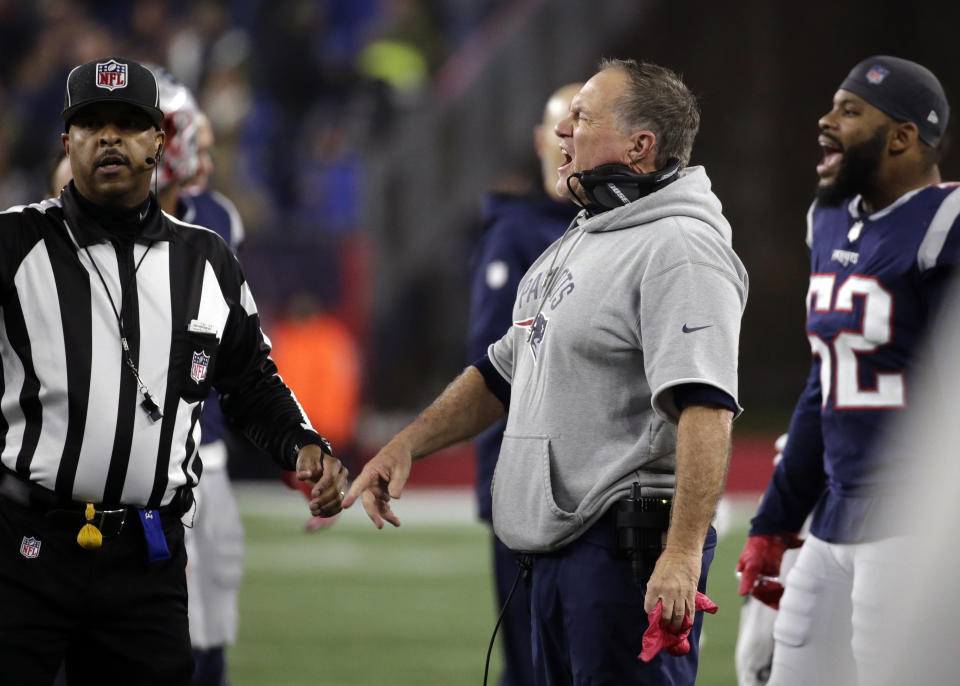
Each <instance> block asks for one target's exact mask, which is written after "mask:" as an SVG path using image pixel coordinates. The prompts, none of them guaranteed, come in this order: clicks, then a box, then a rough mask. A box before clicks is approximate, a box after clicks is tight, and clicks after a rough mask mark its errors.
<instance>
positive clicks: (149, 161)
mask: <svg viewBox="0 0 960 686" xmlns="http://www.w3.org/2000/svg"><path fill="white" fill-rule="evenodd" d="M162 152H163V143H158V144H157V151H156V152H155V153H154V155H156V157H148V158H147V159H145V160H144V162H146V163H147V164H149V165H150V166H151V167H152V166H153V165H155V164H156V163H157V160H158V159H160V153H162Z"/></svg>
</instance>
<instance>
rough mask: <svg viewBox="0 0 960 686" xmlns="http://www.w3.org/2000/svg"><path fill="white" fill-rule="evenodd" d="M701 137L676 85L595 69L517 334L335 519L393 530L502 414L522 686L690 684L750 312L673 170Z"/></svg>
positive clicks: (709, 200)
mask: <svg viewBox="0 0 960 686" xmlns="http://www.w3.org/2000/svg"><path fill="white" fill-rule="evenodd" d="M699 122H700V115H699V108H698V107H697V104H696V100H695V99H694V97H693V94H692V93H691V92H690V91H689V89H688V88H687V87H686V85H685V84H684V83H683V82H682V81H681V80H680V78H679V77H678V76H677V75H676V74H674V73H673V72H672V71H670V70H668V69H665V68H663V67H659V66H657V65H654V64H638V63H636V62H634V61H630V60H609V61H604V62H603V63H601V65H600V70H599V71H598V72H597V73H596V74H595V75H594V76H593V77H592V78H591V79H590V80H589V81H587V83H586V84H585V85H584V86H583V88H581V89H580V92H579V93H577V95H576V96H574V98H573V100H572V102H571V104H570V112H569V114H568V116H567V117H566V118H564V119H563V120H561V121H560V122H559V123H558V124H557V125H556V127H555V129H554V131H555V133H556V134H557V136H558V137H559V138H560V148H561V150H562V151H563V158H564V159H563V164H562V165H561V166H560V167H559V168H558V170H557V172H558V180H557V191H558V193H560V194H561V195H564V196H565V197H568V198H570V199H571V200H573V201H574V202H576V203H577V204H579V205H581V207H582V208H583V210H582V212H580V214H579V215H577V217H576V219H575V220H574V221H573V223H572V224H571V225H570V228H569V229H568V230H567V232H566V233H565V234H564V235H563V236H562V237H561V238H560V239H558V240H557V241H556V242H555V243H554V244H553V245H551V246H550V247H548V248H547V249H546V251H544V253H543V254H542V255H541V256H540V257H539V258H538V259H537V260H536V261H535V262H534V263H533V265H532V266H531V267H530V269H529V270H528V271H527V273H526V275H525V276H524V278H523V279H522V280H521V281H520V285H519V287H518V290H517V296H516V299H515V301H514V305H513V312H512V321H513V324H512V326H510V327H509V328H508V329H507V331H506V332H505V333H504V335H503V336H502V337H501V338H500V339H499V340H497V341H496V342H494V343H493V344H492V345H490V347H489V348H488V349H487V355H485V356H484V357H483V358H481V359H479V360H477V362H476V363H475V364H474V365H471V366H469V367H467V369H466V370H465V371H464V372H463V373H462V374H461V375H460V376H459V377H457V379H455V380H454V381H453V382H452V383H451V384H450V385H449V386H448V387H447V389H446V390H445V391H444V392H443V393H442V394H441V395H440V396H439V397H438V399H437V400H436V401H435V402H434V403H433V404H432V405H431V406H430V407H429V408H427V409H426V410H425V411H424V412H423V413H421V414H420V415H419V416H418V417H417V418H416V419H415V420H414V421H413V423H412V424H410V425H409V426H407V427H406V428H404V429H403V430H401V431H400V433H398V434H397V435H396V436H395V437H394V438H393V439H392V440H391V441H390V442H389V443H388V444H387V445H386V446H384V448H382V449H381V450H380V452H379V453H377V455H376V456H374V457H373V459H372V460H371V461H370V462H368V463H367V464H366V465H365V466H364V468H363V471H362V472H361V473H360V476H359V477H358V478H357V479H356V480H355V481H354V482H353V485H352V486H351V488H350V492H349V493H348V494H347V497H346V499H345V501H344V505H345V506H347V507H349V506H351V505H352V504H353V503H354V502H355V501H356V500H357V499H358V498H362V501H361V502H362V503H363V507H364V509H365V510H366V512H367V514H368V516H369V517H370V518H371V519H372V520H373V522H374V523H375V524H376V525H377V526H383V522H384V520H386V521H388V522H390V523H391V524H394V525H397V524H399V520H398V519H397V516H396V514H395V513H394V512H393V510H392V508H391V506H390V501H391V499H392V498H396V497H399V496H400V495H401V492H402V489H403V486H404V484H405V483H406V480H407V477H408V476H409V473H410V469H411V464H412V462H413V460H415V459H419V458H423V457H426V456H427V455H428V454H430V453H432V452H435V451H437V450H439V449H440V448H442V447H444V446H445V445H449V444H451V443H453V442H456V441H458V440H461V439H464V438H468V437H470V436H473V435H475V434H477V433H478V432H479V431H481V430H483V429H484V428H486V427H487V426H489V425H491V424H492V423H493V422H494V421H496V420H498V419H500V418H501V417H503V416H504V415H505V414H507V411H508V410H509V414H507V425H506V429H505V430H504V434H503V444H502V446H501V449H500V455H499V457H498V459H497V466H496V470H495V472H494V475H493V483H492V491H493V492H492V497H493V526H494V531H495V533H496V535H497V537H498V538H500V540H502V541H503V542H504V543H505V544H506V545H507V546H508V547H510V548H511V549H512V550H516V551H518V552H521V553H524V554H526V555H528V556H529V558H530V560H531V572H530V584H531V586H530V599H531V600H530V613H531V627H532V656H533V669H534V685H535V686H624V685H625V684H645V685H652V684H671V685H672V686H680V685H683V686H692V685H693V683H694V681H695V678H696V671H697V659H698V653H697V641H698V638H699V635H700V627H701V622H702V618H703V614H702V612H699V610H701V609H702V608H703V607H704V606H706V607H708V608H709V607H710V606H709V605H707V602H706V599H704V598H702V597H699V596H698V595H697V594H698V592H699V593H701V594H702V593H703V592H705V590H706V579H707V572H708V568H709V566H710V562H711V561H712V559H713V551H714V548H715V546H716V532H715V531H714V530H713V529H712V527H711V526H710V520H711V518H712V517H713V513H714V509H715V508H716V504H717V500H718V499H719V497H720V494H721V493H722V492H723V486H724V483H725V481H726V473H727V465H728V464H729V459H730V428H731V422H732V420H733V417H734V415H735V414H737V413H739V410H740V408H739V405H738V403H737V400H736V393H737V347H738V340H739V333H740V317H741V315H742V313H743V308H744V306H745V304H746V297H747V274H746V271H745V270H744V268H743V265H742V264H741V262H740V260H739V258H738V257H737V256H736V254H735V253H734V251H733V248H732V246H731V237H732V230H731V228H730V225H729V223H728V222H727V220H726V219H725V218H724V217H723V215H722V213H721V208H720V201H719V200H718V199H717V197H716V196H715V195H714V194H713V192H712V191H711V188H710V180H709V178H708V177H707V174H706V171H705V170H704V168H703V167H700V166H695V167H690V166H688V165H687V163H688V161H689V159H690V155H691V151H692V148H693V141H694V137H695V135H696V133H697V130H698V128H699ZM710 609H713V608H710ZM648 627H649V629H650V631H649V632H647V633H648V635H647V639H651V640H649V641H648V640H645V639H644V637H643V634H644V633H645V630H647V629H648ZM664 630H666V631H668V632H669V633H671V634H673V636H672V637H669V641H671V642H672V641H676V643H674V644H673V645H667V642H668V639H667V638H665V637H664ZM657 635H659V636H660V639H659V641H660V642H659V644H657V640H658V639H657V638H656V636H657ZM684 638H685V639H686V640H687V644H683V643H682V641H683V640H684ZM648 643H649V644H650V646H651V647H650V648H649V650H648V648H647V646H648ZM654 644H656V645H654ZM641 647H642V648H643V651H642V652H641ZM658 647H666V648H667V651H666V652H657V651H656V649H657V648H658ZM671 650H672V651H673V654H668V653H669V652H670V651H671ZM637 653H641V655H643V656H644V658H643V659H642V660H638V659H637ZM683 653H686V654H683Z"/></svg>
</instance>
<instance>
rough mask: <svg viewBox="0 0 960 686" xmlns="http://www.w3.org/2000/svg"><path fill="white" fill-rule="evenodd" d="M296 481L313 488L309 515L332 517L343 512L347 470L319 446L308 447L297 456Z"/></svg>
mask: <svg viewBox="0 0 960 686" xmlns="http://www.w3.org/2000/svg"><path fill="white" fill-rule="evenodd" d="M297 478H298V479H300V481H305V482H306V483H308V484H310V500H309V505H310V514H312V515H313V516H315V517H332V516H333V515H335V514H337V513H338V512H340V510H342V509H343V492H344V489H346V487H347V468H346V467H344V466H343V464H341V462H340V460H338V459H337V458H335V457H334V456H333V455H328V454H326V453H325V452H323V448H321V447H320V446H319V445H312V444H311V445H305V446H303V447H302V448H301V449H300V452H299V453H298V454H297Z"/></svg>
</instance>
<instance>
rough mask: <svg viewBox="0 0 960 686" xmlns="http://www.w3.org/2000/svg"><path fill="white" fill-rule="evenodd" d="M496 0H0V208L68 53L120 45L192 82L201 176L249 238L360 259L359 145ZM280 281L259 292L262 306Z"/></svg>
mask: <svg viewBox="0 0 960 686" xmlns="http://www.w3.org/2000/svg"><path fill="white" fill-rule="evenodd" d="M498 4H500V3H498V1H497V0H482V1H476V0H433V1H431V0H350V1H349V2H347V1H345V0H269V1H266V0H230V1H227V0H197V1H188V0H134V1H133V2H130V1H129V0H37V2H23V1H22V0H0V50H2V54H3V59H0V206H2V207H4V208H6V207H9V206H11V205H14V204H20V203H24V202H32V201H35V200H37V199H39V198H41V197H43V196H44V195H46V194H48V192H49V191H48V187H49V181H48V179H49V172H50V164H51V160H52V159H53V157H54V155H55V153H56V151H57V150H58V149H59V147H60V144H59V132H60V131H61V130H62V124H61V122H60V119H59V116H58V115H59V112H60V109H61V107H62V102H63V83H64V79H65V76H66V74H67V72H68V71H69V69H70V67H71V66H73V65H76V64H80V63H83V62H86V61H88V60H91V59H95V58H97V57H102V56H105V55H122V56H125V57H129V58H132V59H136V60H139V61H144V62H150V63H154V64H159V65H164V66H166V67H167V68H168V69H169V70H170V71H171V72H172V73H173V74H174V75H175V76H176V77H177V78H178V79H180V80H181V81H182V82H183V83H185V84H186V85H187V86H188V87H190V88H191V89H192V90H193V91H194V92H195V93H196V95H197V98H198V100H199V102H200V104H201V107H202V109H204V110H205V111H206V112H207V114H208V115H209V117H210V120H211V122H212V124H213V128H214V132H215V134H216V147H215V159H216V170H217V171H216V176H215V181H214V185H215V186H216V187H217V188H218V189H219V190H221V191H222V192H224V193H226V194H227V195H229V196H230V197H231V198H232V199H233V200H234V201H235V202H236V204H237V205H238V207H239V209H240V212H241V215H242V216H243V218H244V221H245V223H246V225H247V227H248V234H249V236H250V238H251V241H250V244H251V245H257V244H258V243H260V242H261V241H264V242H266V241H269V242H271V243H273V242H277V241H279V242H280V243H284V242H285V241H291V242H292V243H290V245H289V246H288V247H291V248H292V251H293V252H297V253H299V255H298V257H299V258H300V259H301V261H302V260H303V259H305V255H304V252H308V253H309V252H310V247H311V246H321V247H320V248H318V249H321V250H322V252H324V253H325V254H323V255H316V256H315V257H316V260H317V263H318V264H320V265H321V266H322V267H323V268H324V269H323V271H324V272H325V273H326V274H328V275H330V274H337V273H338V272H341V271H342V269H341V262H343V261H346V263H347V264H348V266H349V265H350V264H351V263H358V262H359V263H362V262H363V260H362V258H358V257H357V256H355V255H354V256H351V255H349V254H348V255H346V256H344V255H343V251H344V249H345V246H347V247H346V249H347V251H348V252H349V251H350V250H356V249H357V247H356V246H357V244H358V236H362V234H363V227H362V226H361V217H360V213H359V207H360V198H361V196H362V184H363V171H362V170H363V163H362V160H363V150H364V149H366V148H367V147H368V146H371V145H377V144H380V143H382V142H383V141H385V140H387V137H388V136H389V132H390V126H391V121H393V119H394V117H395V114H396V112H397V110H398V109H402V108H404V107H405V106H407V105H409V104H411V103H413V102H416V101H417V99H418V97H420V96H421V95H422V94H423V93H424V92H425V90H426V88H427V87H428V84H429V79H430V76H431V74H433V73H435V72H436V71H437V70H438V69H439V68H440V66H441V65H442V63H443V60H444V59H445V57H446V56H447V55H448V54H449V53H450V51H451V49H452V48H454V47H455V46H456V45H458V44H459V43H460V42H461V41H462V40H463V39H464V37H465V36H466V35H468V34H469V33H470V32H471V31H472V30H474V29H475V28H476V27H477V26H479V24H480V23H481V22H482V21H483V18H484V16H485V15H486V14H487V13H489V12H490V11H491V10H492V9H494V8H495V6H496V5H498ZM258 237H259V238H260V240H258ZM359 243H362V241H359ZM351 246H352V247H351ZM249 252H254V251H252V250H248V253H249ZM274 252H281V251H274ZM288 252H289V251H288ZM250 259H253V260H254V261H255V262H258V263H259V262H260V261H261V260H260V259H259V258H258V257H257V256H256V255H252V256H250V255H245V256H244V261H247V260H250ZM270 259H273V258H270V257H268V258H267V261H268V262H269V260H270ZM298 266H299V263H297V264H288V263H284V262H282V261H281V263H279V264H269V265H267V264H257V265H256V267H255V268H254V271H257V272H265V273H270V272H273V273H290V272H291V271H293V272H296V271H297V267H298ZM340 276H341V278H334V279H329V278H328V279H325V280H326V281H328V282H329V283H330V284H333V285H328V286H326V287H321V286H319V285H318V286H317V289H318V292H317V293H316V295H317V296H318V297H320V298H321V300H323V301H324V303H325V304H329V303H337V302H338V301H339V300H340V299H341V297H342V296H344V293H343V292H342V291H343V285H344V281H347V282H349V281H350V278H346V279H345V278H344V277H343V275H342V274H341V275H340ZM354 280H362V279H357V278H355V279H354ZM317 281H319V279H318V280H317ZM258 285H260V284H258ZM348 287H349V286H348ZM290 288H292V285H290V284H287V283H285V282H283V280H282V279H281V280H280V283H278V284H277V285H276V287H271V286H267V287H266V288H264V287H261V288H259V289H258V291H259V292H260V293H261V294H262V295H261V297H265V298H266V300H267V301H268V304H270V303H272V302H273V301H274V300H276V299H283V298H285V297H287V296H288V295H289V293H287V291H289V289H290ZM347 299H348V300H349V299H350V296H349V295H348V296H347ZM354 300H355V298H354ZM353 304H355V303H353Z"/></svg>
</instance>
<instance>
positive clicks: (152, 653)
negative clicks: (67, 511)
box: [0, 496, 193, 686]
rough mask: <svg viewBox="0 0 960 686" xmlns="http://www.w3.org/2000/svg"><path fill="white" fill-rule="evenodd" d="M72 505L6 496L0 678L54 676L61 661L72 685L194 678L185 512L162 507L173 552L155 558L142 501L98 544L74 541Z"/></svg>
mask: <svg viewBox="0 0 960 686" xmlns="http://www.w3.org/2000/svg"><path fill="white" fill-rule="evenodd" d="M71 514H73V513H71ZM75 514H76V515H77V516H76V517H73V516H69V515H68V516H67V517H65V516H64V513H63V512H62V511H60V512H48V513H43V512H40V511H37V510H35V509H31V508H27V507H24V506H22V505H20V504H17V503H14V502H12V501H10V500H8V499H6V498H4V497H2V496H0V684H10V685H11V686H13V685H14V684H15V685H16V686H50V684H51V683H52V682H53V679H54V677H55V675H56V673H57V670H58V668H59V667H60V665H61V663H65V664H66V670H67V680H68V682H69V684H70V686H92V685H93V684H96V685H97V686H160V685H161V684H162V685H163V686H181V685H187V684H189V683H190V679H191V675H192V673H193V658H192V656H191V651H190V636H189V628H188V624H187V583H186V576H185V566H186V559H187V555H186V550H185V549H184V545H183V525H182V524H181V523H180V520H179V518H178V517H176V516H173V515H170V516H168V515H167V514H166V513H164V514H163V516H162V521H163V529H164V533H165V534H166V538H167V545H168V547H169V549H170V553H171V557H170V558H169V559H167V560H162V561H159V562H153V563H151V562H148V560H147V548H146V542H145V538H144V534H143V527H142V526H141V524H140V519H139V517H138V515H137V513H136V511H135V510H130V511H129V512H128V513H127V518H126V522H125V524H124V526H123V528H122V530H121V531H120V533H119V534H117V535H116V536H112V537H106V538H104V540H103V547H101V548H99V549H97V550H84V549H83V548H81V547H80V546H79V545H78V544H77V533H78V532H79V531H80V527H81V526H82V524H83V517H82V516H81V515H80V514H79V513H75ZM31 538H32V539H35V540H36V541H37V542H39V548H37V544H36V543H30V542H29V539H31ZM34 553H35V555H36V556H35V557H34V556H33V555H34Z"/></svg>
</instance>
